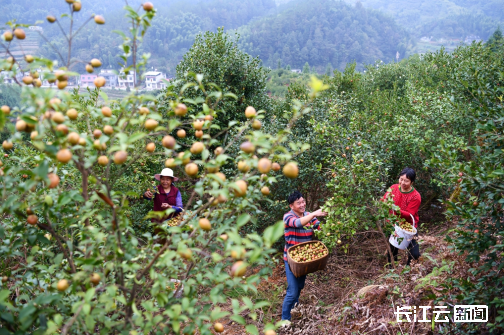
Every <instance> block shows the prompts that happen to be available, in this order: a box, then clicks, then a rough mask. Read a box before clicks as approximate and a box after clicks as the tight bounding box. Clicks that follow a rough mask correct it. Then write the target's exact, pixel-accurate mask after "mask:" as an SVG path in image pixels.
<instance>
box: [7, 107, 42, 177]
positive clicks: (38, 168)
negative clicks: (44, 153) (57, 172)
mask: <svg viewBox="0 0 504 335" xmlns="http://www.w3.org/2000/svg"><path fill="white" fill-rule="evenodd" d="M2 114H3V113H2ZM48 172H49V162H48V161H46V160H44V161H43V162H41V163H39V166H37V167H36V168H35V169H33V173H35V174H36V175H37V176H38V177H40V178H42V179H46V178H47V174H48Z"/></svg>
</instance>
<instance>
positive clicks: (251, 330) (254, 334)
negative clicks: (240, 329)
mask: <svg viewBox="0 0 504 335" xmlns="http://www.w3.org/2000/svg"><path fill="white" fill-rule="evenodd" d="M245 330H246V331H247V332H248V333H249V334H252V335H259V331H258V330H257V327H256V326H255V325H247V326H246V327H245Z"/></svg>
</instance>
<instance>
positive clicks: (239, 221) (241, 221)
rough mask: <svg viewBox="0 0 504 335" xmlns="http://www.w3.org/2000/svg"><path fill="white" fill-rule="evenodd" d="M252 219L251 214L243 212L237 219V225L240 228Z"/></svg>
mask: <svg viewBox="0 0 504 335" xmlns="http://www.w3.org/2000/svg"><path fill="white" fill-rule="evenodd" d="M249 221H250V215H248V214H242V215H240V216H239V217H238V219H236V225H237V227H238V228H240V227H243V226H244V225H246V224H247V222H249Z"/></svg>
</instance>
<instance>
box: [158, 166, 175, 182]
mask: <svg viewBox="0 0 504 335" xmlns="http://www.w3.org/2000/svg"><path fill="white" fill-rule="evenodd" d="M161 177H172V178H173V181H177V180H178V178H177V177H175V176H174V175H173V170H172V169H168V168H166V169H163V171H161V173H158V174H155V175H154V178H156V179H157V180H161Z"/></svg>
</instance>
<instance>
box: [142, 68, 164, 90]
mask: <svg viewBox="0 0 504 335" xmlns="http://www.w3.org/2000/svg"><path fill="white" fill-rule="evenodd" d="M163 79H166V74H164V73H162V72H159V71H149V72H146V73H145V89H146V90H147V91H154V90H161V89H163V88H166V83H165V82H164V81H163Z"/></svg>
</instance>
